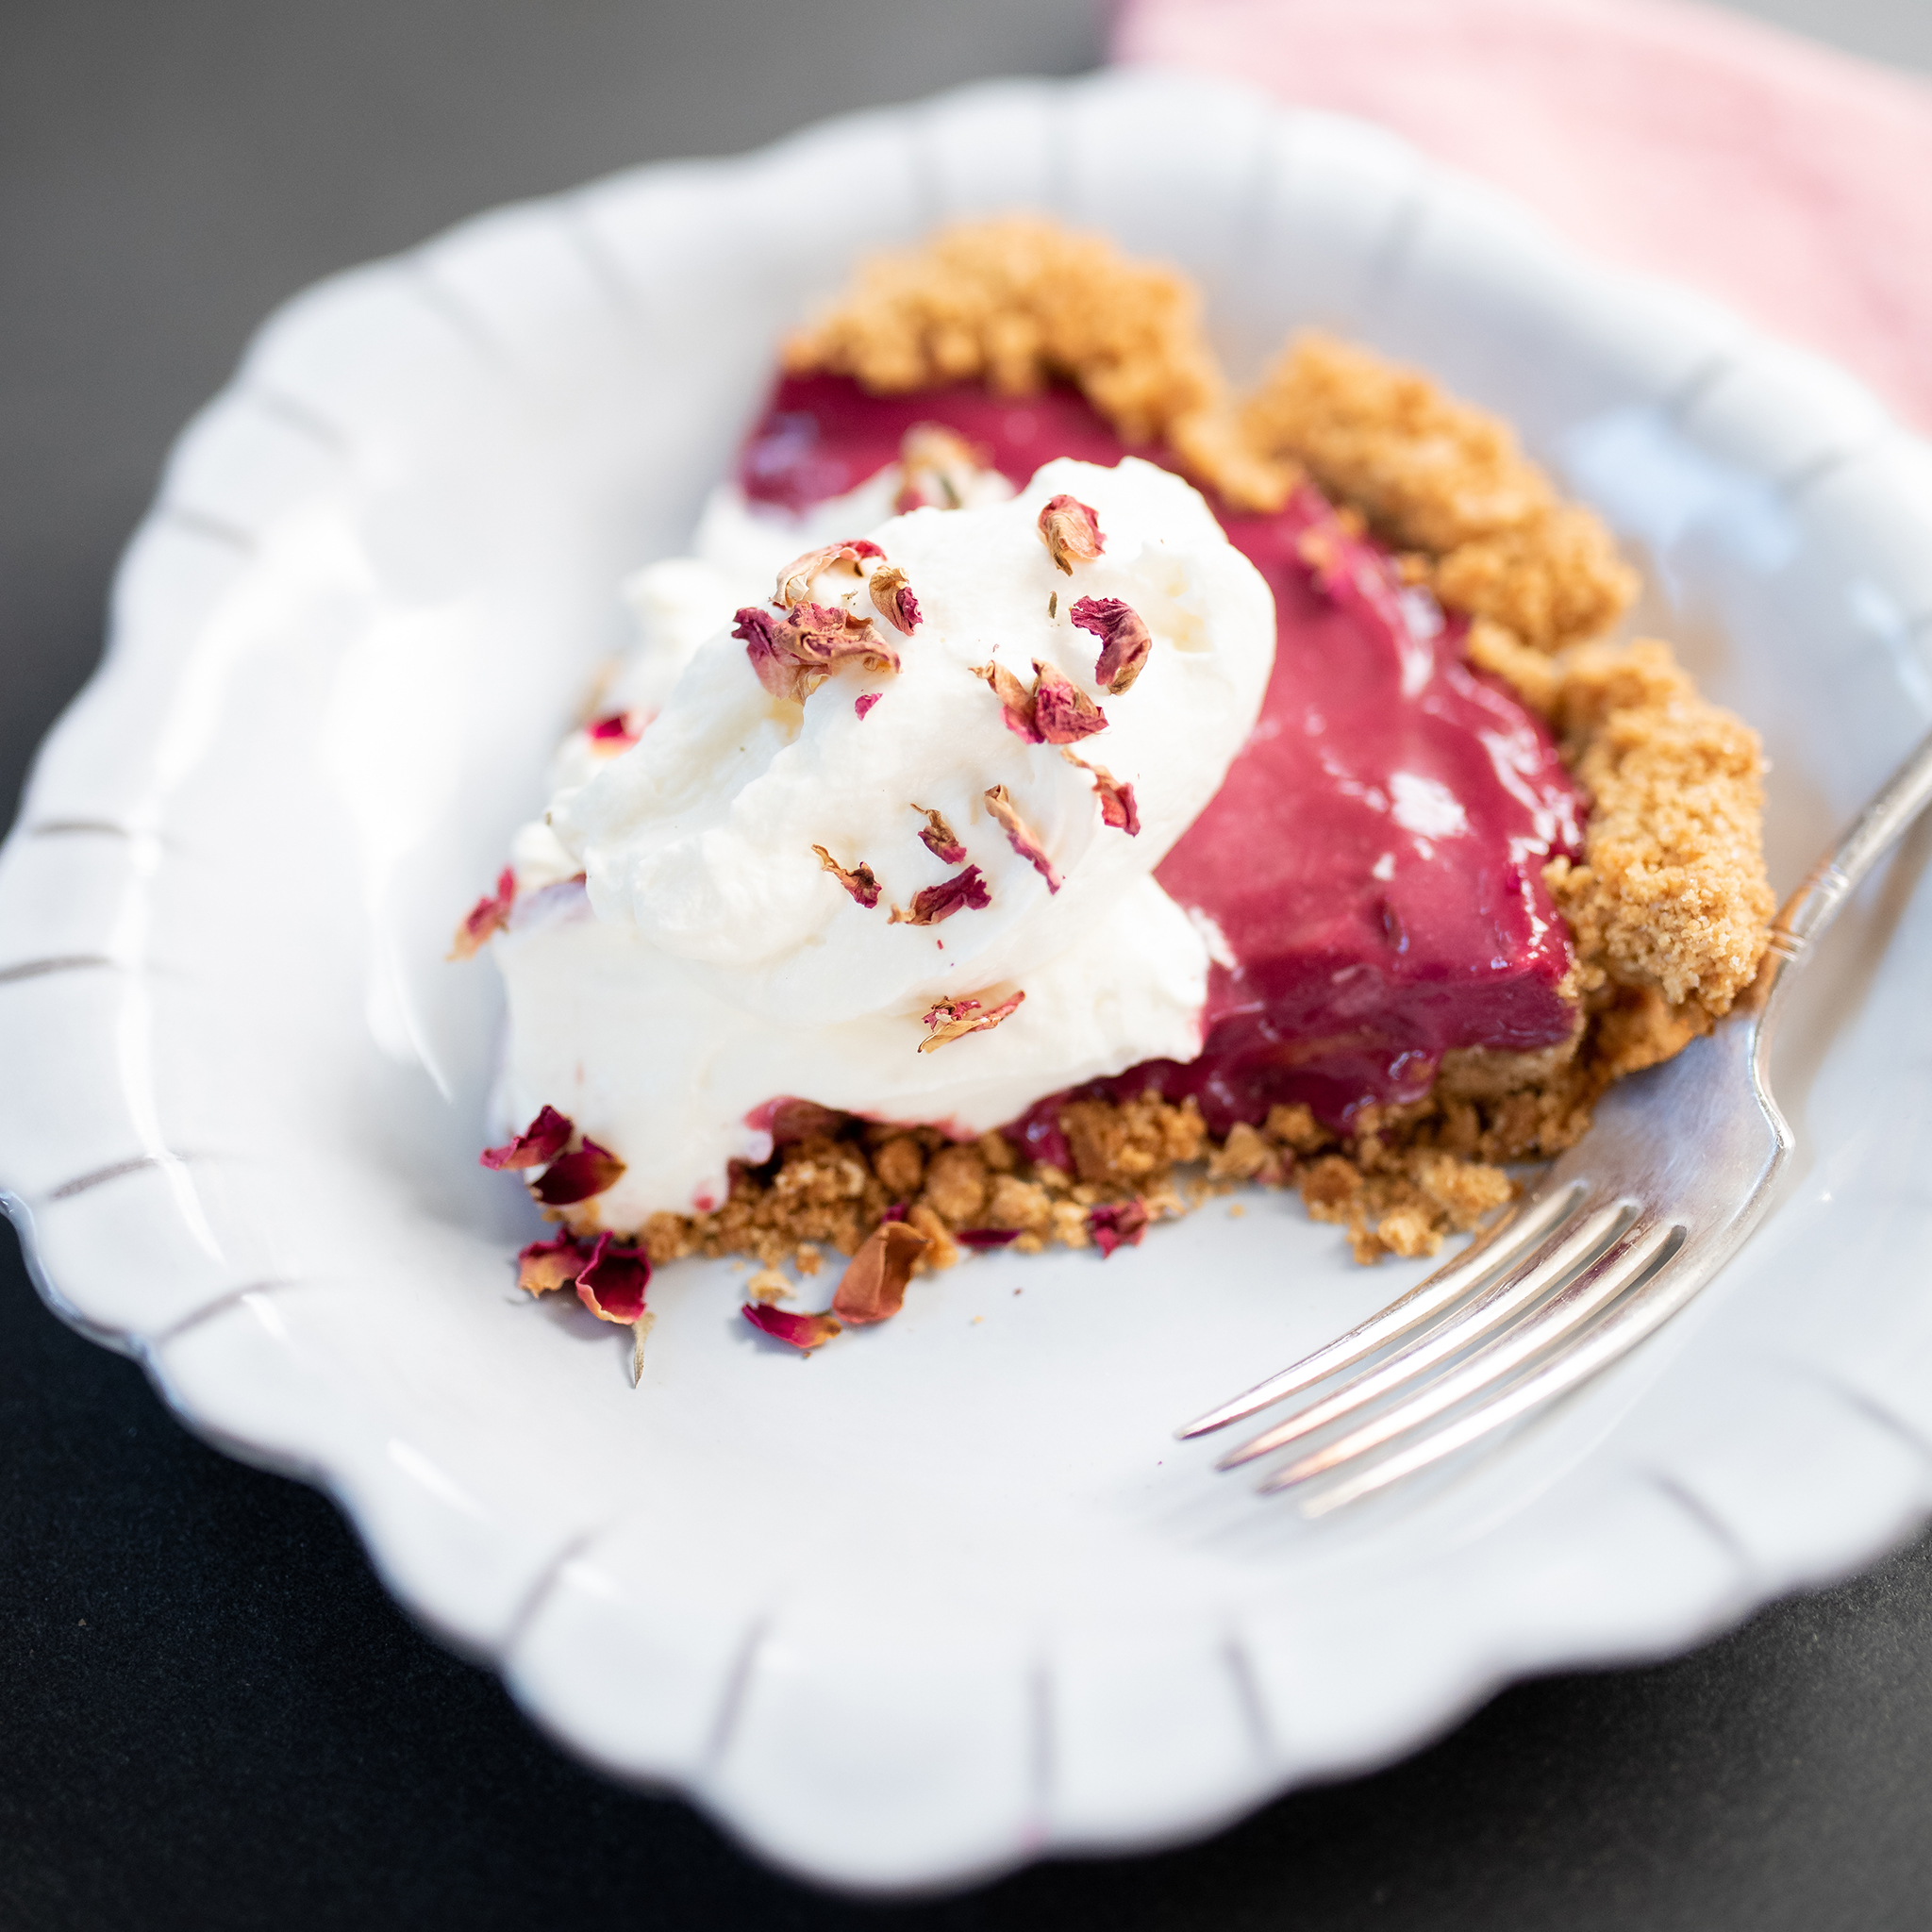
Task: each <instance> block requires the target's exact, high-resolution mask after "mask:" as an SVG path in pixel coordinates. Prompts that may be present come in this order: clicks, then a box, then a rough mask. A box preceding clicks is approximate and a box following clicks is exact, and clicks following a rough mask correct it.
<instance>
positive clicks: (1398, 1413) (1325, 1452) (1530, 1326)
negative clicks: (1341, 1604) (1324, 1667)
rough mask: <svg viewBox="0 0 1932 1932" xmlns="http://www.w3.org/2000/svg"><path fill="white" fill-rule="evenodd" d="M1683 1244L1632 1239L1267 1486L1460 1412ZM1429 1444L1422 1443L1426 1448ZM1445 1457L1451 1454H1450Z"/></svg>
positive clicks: (1290, 1482)
mask: <svg viewBox="0 0 1932 1932" xmlns="http://www.w3.org/2000/svg"><path fill="white" fill-rule="evenodd" d="M1681 1238H1682V1230H1681V1229H1679V1228H1670V1227H1660V1226H1658V1225H1657V1224H1649V1225H1647V1226H1644V1227H1641V1229H1639V1230H1636V1231H1634V1232H1632V1233H1631V1234H1629V1235H1627V1236H1625V1238H1624V1240H1622V1241H1619V1242H1618V1243H1617V1244H1616V1245H1615V1246H1614V1247H1612V1248H1611V1249H1610V1250H1609V1252H1608V1253H1607V1254H1606V1255H1604V1256H1602V1257H1599V1259H1597V1260H1596V1261H1595V1262H1593V1263H1592V1264H1591V1266H1590V1267H1589V1268H1587V1269H1586V1270H1585V1271H1584V1272H1583V1274H1580V1275H1579V1276H1578V1277H1577V1278H1576V1279H1575V1280H1574V1281H1573V1282H1572V1283H1571V1284H1570V1285H1569V1286H1568V1287H1567V1288H1565V1289H1563V1290H1561V1291H1559V1292H1558V1293H1557V1295H1556V1296H1555V1297H1554V1298H1553V1299H1552V1300H1550V1301H1548V1302H1545V1303H1544V1304H1543V1306H1542V1307H1541V1308H1539V1309H1538V1310H1537V1311H1536V1313H1535V1314H1533V1315H1531V1316H1530V1317H1529V1318H1528V1319H1527V1320H1526V1321H1524V1322H1521V1323H1519V1324H1517V1325H1516V1326H1515V1327H1514V1328H1511V1329H1509V1330H1508V1331H1507V1333H1505V1334H1503V1335H1501V1336H1499V1337H1497V1338H1496V1340H1495V1341H1491V1343H1490V1344H1489V1345H1488V1346H1487V1347H1485V1348H1481V1349H1478V1350H1477V1351H1476V1353H1475V1354H1474V1355H1473V1356H1471V1357H1470V1358H1469V1359H1468V1360H1467V1361H1466V1362H1464V1363H1463V1364H1462V1365H1461V1366H1460V1367H1459V1368H1457V1369H1454V1370H1452V1371H1451V1372H1450V1373H1449V1374H1446V1375H1444V1376H1442V1377H1441V1379H1440V1380H1438V1381H1434V1382H1431V1383H1428V1384H1426V1385H1425V1386H1424V1387H1423V1388H1421V1389H1419V1390H1417V1391H1415V1392H1414V1393H1413V1394H1412V1395H1410V1396H1409V1397H1408V1398H1407V1401H1404V1402H1400V1403H1398V1404H1396V1406H1395V1407H1392V1408H1390V1409H1386V1410H1384V1411H1383V1413H1382V1414H1380V1415H1378V1416H1376V1417H1374V1419H1373V1420H1371V1421H1369V1422H1366V1423H1364V1424H1362V1425H1361V1426H1360V1427H1359V1428H1357V1429H1354V1430H1351V1431H1350V1433H1349V1434H1347V1435H1345V1436H1343V1437H1341V1438H1340V1439H1339V1440H1338V1441H1333V1442H1330V1443H1328V1444H1326V1445H1325V1446H1324V1447H1323V1448H1321V1449H1317V1450H1315V1451H1314V1452H1313V1453H1312V1454H1310V1455H1307V1456H1304V1457H1301V1458H1300V1459H1299V1460H1298V1461H1295V1462H1291V1463H1290V1464H1289V1466H1288V1467H1287V1468H1286V1469H1283V1470H1277V1471H1276V1472H1275V1474H1273V1475H1271V1476H1270V1477H1269V1478H1268V1479H1267V1481H1266V1482H1264V1483H1263V1484H1262V1485H1261V1489H1262V1491H1264V1492H1267V1491H1275V1490H1285V1489H1291V1488H1292V1487H1294V1486H1295V1485H1296V1484H1298V1483H1305V1482H1307V1481H1308V1480H1309V1479H1310V1478H1311V1477H1314V1476H1318V1475H1324V1474H1327V1472H1328V1471H1330V1470H1332V1469H1337V1468H1340V1467H1341V1465H1342V1464H1343V1463H1346V1462H1353V1461H1355V1460H1356V1459H1357V1457H1362V1456H1365V1455H1366V1454H1367V1453H1368V1452H1369V1451H1370V1450H1372V1449H1379V1448H1380V1447H1381V1446H1382V1444H1383V1443H1385V1442H1389V1441H1393V1440H1394V1439H1395V1438H1396V1437H1397V1436H1401V1435H1406V1434H1407V1432H1408V1431H1409V1430H1410V1429H1412V1428H1414V1427H1416V1426H1417V1425H1418V1424H1421V1423H1425V1422H1428V1421H1429V1420H1430V1419H1431V1418H1433V1417H1435V1416H1439V1415H1441V1414H1442V1413H1443V1411H1444V1410H1446V1409H1451V1408H1454V1407H1456V1406H1457V1403H1460V1402H1463V1401H1466V1400H1467V1399H1468V1398H1469V1397H1471V1396H1473V1395H1478V1394H1481V1393H1482V1392H1483V1391H1485V1390H1488V1389H1491V1388H1492V1387H1493V1386H1494V1385H1495V1384H1496V1383H1497V1382H1500V1381H1501V1380H1503V1378H1504V1377H1505V1376H1507V1374H1509V1373H1510V1371H1511V1370H1513V1369H1515V1368H1518V1367H1519V1366H1521V1365H1522V1364H1523V1363H1524V1362H1526V1361H1528V1360H1529V1359H1530V1358H1531V1357H1534V1356H1537V1355H1539V1354H1541V1352H1542V1351H1543V1350H1544V1349H1545V1348H1548V1347H1550V1346H1552V1345H1553V1344H1555V1343H1557V1342H1559V1341H1563V1340H1565V1339H1566V1338H1568V1337H1569V1336H1571V1335H1573V1334H1574V1333H1575V1332H1576V1330H1578V1329H1579V1328H1580V1327H1581V1326H1582V1325H1583V1324H1585V1323H1587V1322H1588V1321H1589V1320H1590V1319H1591V1316H1592V1315H1594V1314H1595V1313H1596V1312H1597V1310H1598V1309H1599V1308H1602V1307H1605V1306H1606V1304H1607V1303H1609V1302H1611V1301H1613V1300H1614V1299H1615V1298H1616V1297H1617V1296H1618V1295H1619V1294H1621V1293H1622V1292H1623V1291H1624V1289H1626V1288H1628V1287H1629V1286H1631V1284H1632V1283H1633V1282H1634V1281H1637V1280H1639V1279H1640V1278H1641V1276H1643V1275H1644V1274H1648V1273H1649V1272H1650V1271H1651V1269H1652V1268H1653V1266H1654V1265H1655V1264H1656V1263H1657V1261H1658V1260H1659V1258H1661V1257H1663V1256H1664V1254H1665V1251H1666V1250H1670V1251H1672V1252H1674V1249H1675V1247H1676V1244H1677V1243H1678V1241H1680V1240H1681ZM1491 1426H1493V1424H1492V1425H1491ZM1442 1433H1444V1434H1453V1433H1454V1429H1453V1427H1452V1429H1450V1430H1448V1431H1444V1432H1442ZM1478 1433H1480V1432H1478ZM1421 1446H1422V1445H1420V1444H1418V1445H1417V1447H1418V1448H1420V1447H1421ZM1406 1453H1407V1452H1406ZM1439 1453H1440V1454H1442V1455H1446V1454H1448V1450H1447V1449H1443V1450H1441V1451H1440V1452H1439ZM1400 1459H1402V1458H1400V1457H1394V1458H1391V1461H1393V1460H1400ZM1434 1459H1435V1457H1424V1461H1432V1460H1434ZM1415 1466H1416V1467H1418V1468H1420V1467H1422V1466H1423V1463H1422V1462H1418V1463H1416V1465H1415ZM1379 1467H1380V1466H1379V1465H1378V1468H1379ZM1372 1473H1373V1472H1372ZM1390 1480H1391V1481H1392V1480H1394V1478H1393V1477H1391V1478H1390ZM1363 1493H1366V1491H1363ZM1331 1507H1332V1506H1331Z"/></svg>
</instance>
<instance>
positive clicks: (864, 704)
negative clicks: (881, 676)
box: [852, 691, 885, 723]
mask: <svg viewBox="0 0 1932 1932" xmlns="http://www.w3.org/2000/svg"><path fill="white" fill-rule="evenodd" d="M884 696H885V692H884V691H867V692H866V693H865V695H864V696H863V697H860V698H855V699H854V700H853V703H852V708H853V709H854V710H855V711H857V712H858V716H859V720H860V722H861V723H862V722H863V721H864V718H865V714H866V713H867V712H868V711H869V710H871V709H872V708H873V707H874V705H875V704H877V703H878V701H879V700H880V699H881V698H882V697H884Z"/></svg>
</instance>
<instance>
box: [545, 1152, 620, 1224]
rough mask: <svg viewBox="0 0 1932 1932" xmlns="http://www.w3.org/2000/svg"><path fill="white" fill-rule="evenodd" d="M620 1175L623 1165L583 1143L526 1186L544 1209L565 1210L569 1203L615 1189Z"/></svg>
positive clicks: (612, 1156) (608, 1154)
mask: <svg viewBox="0 0 1932 1932" xmlns="http://www.w3.org/2000/svg"><path fill="white" fill-rule="evenodd" d="M623 1172H624V1162H623V1161H621V1160H620V1159H618V1158H617V1156H616V1155H614V1154H613V1153H611V1151H610V1150H609V1148H608V1147H600V1146H598V1144H597V1143H596V1141H585V1142H584V1144H583V1145H582V1146H581V1147H579V1148H578V1149H577V1150H576V1152H575V1154H566V1155H563V1156H562V1157H561V1158H558V1159H557V1160H553V1161H552V1162H551V1163H550V1165H549V1166H548V1167H547V1168H545V1169H544V1170H543V1172H542V1174H541V1175H540V1176H539V1177H538V1178H537V1179H536V1180H534V1181H532V1182H531V1183H530V1191H531V1192H532V1193H533V1194H535V1195H536V1197H537V1198H538V1200H540V1201H541V1202H542V1203H543V1205H544V1206H545V1207H546V1208H568V1207H569V1206H570V1204H571V1203H572V1202H573V1201H588V1200H589V1199H590V1198H591V1196H592V1195H593V1194H601V1193H603V1192H604V1191H605V1190H606V1189H607V1188H611V1187H615V1186H616V1184H617V1177H618V1175H619V1174H622V1173H623Z"/></svg>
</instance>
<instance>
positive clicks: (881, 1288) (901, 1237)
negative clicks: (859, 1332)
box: [832, 1221, 932, 1328]
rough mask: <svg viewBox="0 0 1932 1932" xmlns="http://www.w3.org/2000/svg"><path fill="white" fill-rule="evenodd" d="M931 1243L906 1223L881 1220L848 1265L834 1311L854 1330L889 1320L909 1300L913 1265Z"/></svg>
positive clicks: (835, 1299) (834, 1298)
mask: <svg viewBox="0 0 1932 1932" xmlns="http://www.w3.org/2000/svg"><path fill="white" fill-rule="evenodd" d="M931 1245H932V1243H931V1242H930V1241H927V1239H926V1238H925V1236H924V1235H923V1234H921V1233H920V1231H919V1230H918V1229H917V1228H916V1227H914V1226H913V1225H912V1224H911V1223H909V1222H906V1221H882V1222H881V1223H880V1224H878V1226H876V1227H875V1228H874V1229H873V1231H872V1232H871V1233H870V1234H869V1235H867V1236H866V1238H865V1240H864V1241H861V1242H860V1243H859V1248H858V1254H856V1255H854V1256H853V1257H852V1259H851V1260H850V1261H849V1262H847V1264H846V1267H845V1274H844V1276H843V1278H842V1279H841V1281H840V1283H839V1291H838V1293H837V1294H835V1295H834V1296H833V1297H832V1312H833V1314H835V1315H837V1316H839V1317H841V1319H842V1320H843V1321H845V1322H847V1323H849V1324H851V1326H853V1327H855V1328H862V1327H864V1326H866V1325H867V1324H869V1323H873V1322H886V1321H890V1320H891V1318H892V1317H893V1316H894V1315H896V1314H897V1313H898V1312H899V1309H900V1307H902V1306H903V1305H904V1303H905V1300H906V1284H907V1283H908V1281H910V1280H911V1279H912V1264H913V1262H915V1261H916V1260H918V1258H919V1257H920V1256H922V1255H923V1254H924V1253H925V1251H926V1249H927V1248H928V1247H930V1246H931Z"/></svg>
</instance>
